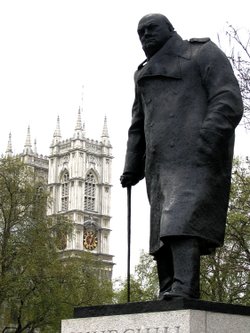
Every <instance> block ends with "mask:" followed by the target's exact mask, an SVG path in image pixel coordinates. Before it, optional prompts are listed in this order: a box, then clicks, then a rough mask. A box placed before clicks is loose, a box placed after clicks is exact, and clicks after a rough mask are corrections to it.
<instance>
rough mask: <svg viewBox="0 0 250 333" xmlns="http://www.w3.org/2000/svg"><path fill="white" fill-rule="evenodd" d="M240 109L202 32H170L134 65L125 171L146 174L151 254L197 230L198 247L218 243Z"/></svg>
mask: <svg viewBox="0 0 250 333" xmlns="http://www.w3.org/2000/svg"><path fill="white" fill-rule="evenodd" d="M242 112H243V106H242V98H241V94H240V90H239V86H238V82H237V80H236V78H235V76H234V74H233V70H232V68H231V65H230V63H229V61H228V59H227V57H226V56H225V54H224V53H223V52H222V51H221V50H220V49H219V48H218V47H217V46H216V45H215V44H214V43H213V42H211V41H210V39H209V38H204V39H192V40H190V41H184V40H182V38H181V37H180V36H179V35H178V34H176V33H175V34H174V36H173V37H171V38H170V39H169V40H168V41H167V42H166V44H165V45H164V46H163V47H162V48H161V49H160V50H159V51H158V52H157V53H156V54H155V55H154V56H153V57H152V58H151V59H150V60H149V61H148V62H147V63H146V64H142V65H140V66H139V67H138V70H137V71H136V73H135V101H134V104H133V109H132V124H131V126H130V128H129V132H128V142H127V153H126V161H125V168H124V174H126V173H127V174H131V173H132V174H134V175H137V177H138V179H141V178H143V176H144V174H145V177H146V184H147V192H148V198H149V202H150V206H151V216H150V253H151V254H155V253H156V252H157V251H158V250H159V248H160V247H161V246H162V244H163V243H162V241H161V240H162V238H163V237H164V240H165V241H166V240H167V237H172V236H174V237H179V236H192V237H198V238H199V240H200V244H201V253H202V254H207V253H209V252H210V251H211V249H213V248H215V247H218V246H221V245H222V244H223V241H224V233H225V224H226V215H227V208H228V200H229V191H230V180H231V168H232V158H233V147H234V130H235V127H236V126H237V124H238V123H239V121H240V119H241V117H242Z"/></svg>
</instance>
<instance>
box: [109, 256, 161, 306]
mask: <svg viewBox="0 0 250 333" xmlns="http://www.w3.org/2000/svg"><path fill="white" fill-rule="evenodd" d="M117 283H118V285H119V288H118V291H117V292H116V295H115V296H116V297H115V299H116V302H117V303H126V302H127V280H125V281H122V280H119V281H117ZM158 293H159V291H158V276H157V268H156V264H155V262H154V260H153V259H152V256H150V255H149V254H147V253H145V252H144V251H142V252H141V255H140V259H139V263H138V265H136V267H135V273H134V274H132V275H131V277H130V300H131V302H143V301H152V300H156V299H157V298H158Z"/></svg>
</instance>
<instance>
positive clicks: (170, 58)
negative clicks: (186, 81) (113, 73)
mask: <svg viewBox="0 0 250 333" xmlns="http://www.w3.org/2000/svg"><path fill="white" fill-rule="evenodd" d="M190 57H191V49H190V44H189V42H188V41H184V40H183V39H182V38H181V37H180V36H179V35H178V34H177V33H174V35H173V36H172V37H171V38H170V39H169V40H168V41H167V42H166V43H165V44H164V45H163V47H162V48H161V49H160V50H159V51H158V52H157V53H156V54H154V55H153V57H152V58H150V60H149V61H144V62H143V63H142V64H141V65H140V66H139V67H138V70H137V71H136V73H135V81H139V80H141V79H142V78H144V77H150V76H166V77H171V78H176V79H181V77H182V75H181V67H180V58H184V59H190Z"/></svg>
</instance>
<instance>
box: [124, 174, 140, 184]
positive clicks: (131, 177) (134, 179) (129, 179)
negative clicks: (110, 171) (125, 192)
mask: <svg viewBox="0 0 250 333" xmlns="http://www.w3.org/2000/svg"><path fill="white" fill-rule="evenodd" d="M139 181H140V179H139V178H138V176H137V175H135V174H132V173H124V174H123V175H121V177H120V182H121V185H122V187H129V186H133V185H135V184H137V183H138V182H139Z"/></svg>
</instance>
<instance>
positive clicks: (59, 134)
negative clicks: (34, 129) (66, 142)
mask: <svg viewBox="0 0 250 333" xmlns="http://www.w3.org/2000/svg"><path fill="white" fill-rule="evenodd" d="M54 137H55V138H61V130H60V118H59V116H57V121H56V130H55V132H54Z"/></svg>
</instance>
